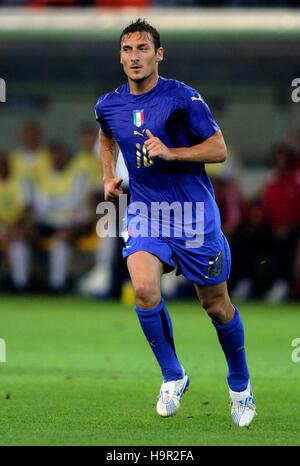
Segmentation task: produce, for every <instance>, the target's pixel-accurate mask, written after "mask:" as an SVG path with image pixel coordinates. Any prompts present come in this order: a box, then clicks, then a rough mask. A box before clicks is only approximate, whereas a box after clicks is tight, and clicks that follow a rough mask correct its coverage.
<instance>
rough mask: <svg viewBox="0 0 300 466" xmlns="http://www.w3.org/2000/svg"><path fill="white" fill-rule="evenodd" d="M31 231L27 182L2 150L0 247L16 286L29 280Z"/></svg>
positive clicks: (0, 154)
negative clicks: (19, 175) (21, 177)
mask: <svg viewBox="0 0 300 466" xmlns="http://www.w3.org/2000/svg"><path fill="white" fill-rule="evenodd" d="M31 234H32V230H31V225H30V215H29V214H28V199H27V198H26V189H25V186H24V182H22V180H21V179H20V178H19V177H17V176H16V175H14V174H13V173H12V171H11V167H10V164H9V162H8V157H7V155H6V154H4V153H0V250H1V253H2V254H1V255H2V257H3V258H4V261H3V262H4V263H5V262H6V263H7V265H8V269H9V274H10V276H11V280H12V282H13V285H14V286H15V287H16V288H17V289H25V288H26V287H27V286H28V284H29V272H30V267H29V266H30V250H29V241H30V237H31ZM1 265H3V263H2V264H1Z"/></svg>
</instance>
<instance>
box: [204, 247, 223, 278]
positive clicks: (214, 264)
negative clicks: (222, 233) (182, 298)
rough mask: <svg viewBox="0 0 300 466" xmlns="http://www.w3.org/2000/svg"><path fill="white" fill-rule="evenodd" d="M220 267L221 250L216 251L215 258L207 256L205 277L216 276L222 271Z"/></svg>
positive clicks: (221, 259)
mask: <svg viewBox="0 0 300 466" xmlns="http://www.w3.org/2000/svg"><path fill="white" fill-rule="evenodd" d="M222 269H223V254H222V253H221V252H218V254H217V255H216V257H215V258H213V257H210V258H209V263H208V268H207V274H206V277H205V278H210V277H212V276H214V277H218V276H219V275H220V274H221V273H222Z"/></svg>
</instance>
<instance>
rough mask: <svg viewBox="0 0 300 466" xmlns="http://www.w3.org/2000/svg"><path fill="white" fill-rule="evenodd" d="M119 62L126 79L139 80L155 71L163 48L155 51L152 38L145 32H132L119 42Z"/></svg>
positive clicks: (161, 56) (161, 57)
mask: <svg viewBox="0 0 300 466" xmlns="http://www.w3.org/2000/svg"><path fill="white" fill-rule="evenodd" d="M120 54H121V60H120V61H121V64H122V65H123V68H124V72H125V74H126V75H127V77H128V79H130V80H131V81H134V82H141V81H144V80H145V79H147V78H149V77H150V76H151V75H152V74H154V73H157V64H158V62H160V61H161V60H162V59H163V48H162V47H160V48H159V49H157V51H156V52H155V47H154V42H153V38H152V36H151V35H150V34H148V33H147V32H133V33H132V34H127V35H126V36H124V37H123V39H122V42H121V52H120Z"/></svg>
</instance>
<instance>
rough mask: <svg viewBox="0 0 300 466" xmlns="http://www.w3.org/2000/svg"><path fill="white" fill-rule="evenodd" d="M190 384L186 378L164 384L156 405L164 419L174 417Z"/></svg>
mask: <svg viewBox="0 0 300 466" xmlns="http://www.w3.org/2000/svg"><path fill="white" fill-rule="evenodd" d="M189 384H190V381H189V378H188V376H187V375H186V373H184V377H183V378H182V379H179V380H172V381H171V382H163V384H162V386H161V388H160V392H159V395H158V401H157V405H156V411H157V413H158V414H159V415H160V416H162V417H169V416H174V414H176V412H177V411H178V409H179V407H180V398H181V397H182V395H183V394H184V392H185V391H186V390H187V388H188V386H189Z"/></svg>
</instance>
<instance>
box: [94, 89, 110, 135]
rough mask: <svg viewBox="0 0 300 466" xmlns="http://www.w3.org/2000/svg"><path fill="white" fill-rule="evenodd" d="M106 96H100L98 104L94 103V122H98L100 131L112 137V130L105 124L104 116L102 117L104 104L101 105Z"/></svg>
mask: <svg viewBox="0 0 300 466" xmlns="http://www.w3.org/2000/svg"><path fill="white" fill-rule="evenodd" d="M106 95H107V94H105V95H104V96H101V97H100V99H99V100H98V102H97V103H96V106H95V116H96V120H97V121H98V123H99V125H100V127H101V129H102V131H103V132H104V133H106V134H108V135H112V130H111V128H110V126H109V124H108V123H107V121H106V119H105V116H104V104H103V101H104V99H105V97H106Z"/></svg>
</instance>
